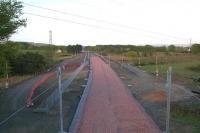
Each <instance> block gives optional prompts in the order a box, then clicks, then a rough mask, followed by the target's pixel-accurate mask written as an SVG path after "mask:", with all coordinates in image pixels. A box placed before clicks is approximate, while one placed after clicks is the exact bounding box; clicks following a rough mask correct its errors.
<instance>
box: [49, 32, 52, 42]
mask: <svg viewBox="0 0 200 133" xmlns="http://www.w3.org/2000/svg"><path fill="white" fill-rule="evenodd" d="M49 44H53V42H52V31H51V30H50V31H49Z"/></svg>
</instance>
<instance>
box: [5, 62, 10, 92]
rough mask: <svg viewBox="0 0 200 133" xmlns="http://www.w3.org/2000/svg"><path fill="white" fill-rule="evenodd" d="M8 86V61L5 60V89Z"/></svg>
mask: <svg viewBox="0 0 200 133" xmlns="http://www.w3.org/2000/svg"><path fill="white" fill-rule="evenodd" d="M8 87H9V82H8V63H7V61H6V84H5V88H6V89H7V88H8Z"/></svg>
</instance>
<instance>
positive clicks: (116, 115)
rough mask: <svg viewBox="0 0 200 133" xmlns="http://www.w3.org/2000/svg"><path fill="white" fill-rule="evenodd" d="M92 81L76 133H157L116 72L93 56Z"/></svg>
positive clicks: (155, 127)
mask: <svg viewBox="0 0 200 133" xmlns="http://www.w3.org/2000/svg"><path fill="white" fill-rule="evenodd" d="M91 65H92V72H93V73H92V82H91V85H90V88H89V94H88V97H87V99H86V102H85V106H84V109H83V113H82V116H81V120H80V123H79V127H77V130H76V133H136V132H137V133H160V130H159V129H158V128H157V126H156V125H155V124H154V122H153V121H152V120H151V118H150V117H149V116H148V115H147V114H146V113H145V111H144V109H143V108H142V107H141V106H140V104H139V103H138V102H137V101H136V100H135V99H134V98H133V97H132V96H131V95H130V93H129V91H128V90H127V89H126V87H125V86H124V84H123V83H122V81H121V80H120V79H119V78H118V76H117V75H116V73H115V72H114V71H113V70H112V69H111V68H110V66H109V65H107V64H105V63H104V62H103V61H102V60H101V59H100V58H98V57H92V58H91Z"/></svg>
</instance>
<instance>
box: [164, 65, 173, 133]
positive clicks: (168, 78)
mask: <svg viewBox="0 0 200 133" xmlns="http://www.w3.org/2000/svg"><path fill="white" fill-rule="evenodd" d="M171 73H172V67H171V66H170V67H169V69H168V71H167V85H166V89H167V110H166V111H167V112H166V131H165V133H170V104H171V89H172V76H171Z"/></svg>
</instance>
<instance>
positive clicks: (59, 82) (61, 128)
mask: <svg viewBox="0 0 200 133" xmlns="http://www.w3.org/2000/svg"><path fill="white" fill-rule="evenodd" d="M61 80H62V75H61V68H60V67H58V89H59V97H60V132H59V133H66V132H64V131H63V109H62V88H61Z"/></svg>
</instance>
